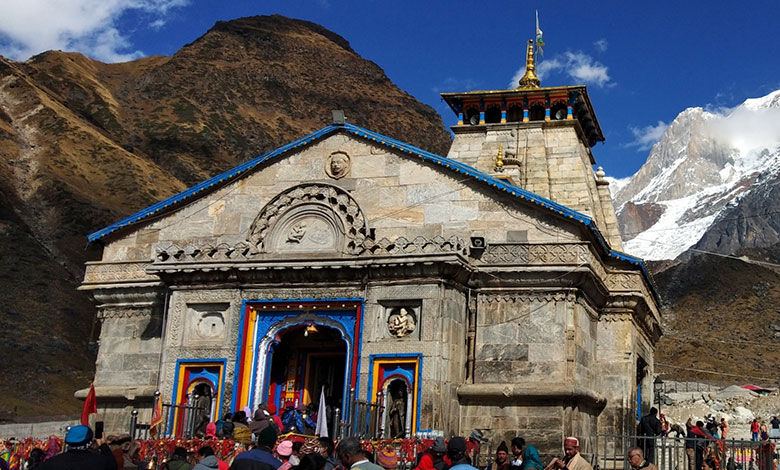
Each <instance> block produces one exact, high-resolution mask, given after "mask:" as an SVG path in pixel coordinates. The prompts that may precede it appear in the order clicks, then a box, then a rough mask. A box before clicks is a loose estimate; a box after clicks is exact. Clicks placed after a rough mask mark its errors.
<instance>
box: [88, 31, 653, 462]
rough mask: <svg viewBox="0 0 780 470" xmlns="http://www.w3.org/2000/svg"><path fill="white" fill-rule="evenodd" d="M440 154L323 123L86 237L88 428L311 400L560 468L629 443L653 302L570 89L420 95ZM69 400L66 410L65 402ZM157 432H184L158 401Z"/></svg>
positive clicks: (582, 109)
mask: <svg viewBox="0 0 780 470" xmlns="http://www.w3.org/2000/svg"><path fill="white" fill-rule="evenodd" d="M442 97H443V98H444V100H445V101H446V102H447V103H448V104H449V106H450V107H451V109H452V110H453V111H454V112H455V113H456V114H457V116H458V124H457V125H455V126H453V128H452V131H453V132H454V140H453V143H452V147H451V149H450V151H449V154H448V155H447V156H441V155H435V154H432V153H429V152H426V151H423V150H421V149H419V148H416V147H414V146H411V145H409V144H406V143H404V142H401V141H398V140H394V139H392V138H389V137H386V136H383V135H380V134H378V133H376V132H373V131H371V130H368V129H364V128H361V127H358V126H357V125H353V124H350V123H346V122H344V121H343V119H340V118H339V117H338V116H336V115H335V114H334V116H336V118H335V119H334V123H333V124H332V125H329V126H327V127H325V128H323V129H321V130H319V131H316V132H314V133H312V134H310V135H307V136H304V137H301V138H300V139H298V140H296V141H294V142H291V143H289V144H287V145H284V146H282V147H280V148H278V149H276V150H274V151H271V152H269V153H266V154H264V155H261V156H259V157H257V158H255V159H253V160H251V161H248V162H246V163H243V164H242V165H240V166H238V167H236V168H234V169H232V170H229V171H226V172H225V173H222V174H220V175H217V176H215V177H213V178H211V179H209V180H207V181H204V182H202V183H200V184H198V185H196V186H194V187H192V188H190V189H188V190H186V191H184V192H182V193H179V194H177V195H175V196H172V197H170V198H168V199H166V200H164V201H160V202H159V203H157V204H155V205H153V206H151V207H148V208H146V209H144V210H142V211H140V212H138V213H136V214H133V215H131V216H129V217H127V218H125V219H123V220H121V221H119V222H116V223H115V224H113V225H111V226H108V227H106V228H104V229H102V230H99V231H97V232H95V233H93V234H91V235H90V236H89V240H90V241H91V242H93V243H102V244H103V246H104V248H103V257H102V259H101V260H100V261H97V262H91V263H88V265H87V269H86V275H85V279H84V282H83V284H82V287H81V288H82V289H85V290H89V291H90V292H91V293H92V295H93V296H94V299H95V301H96V303H97V306H98V316H99V318H100V320H101V321H102V330H101V336H100V350H99V353H98V359H97V372H96V376H95V388H96V392H97V396H98V403H99V404H100V410H99V413H100V416H101V418H102V419H105V420H106V427H107V430H114V429H116V430H124V429H126V427H127V423H128V422H129V419H130V418H129V417H130V411H131V410H132V409H133V408H135V409H139V410H141V411H140V417H141V418H140V420H141V421H144V422H148V420H149V416H150V415H151V409H152V403H153V396H154V393H155V391H157V390H159V391H160V392H161V396H162V397H163V400H164V401H165V403H172V404H183V403H191V402H192V401H193V397H194V395H196V394H198V395H200V396H203V395H207V396H208V397H209V398H210V403H211V405H210V410H209V411H208V412H209V413H210V419H211V420H212V421H213V420H214V419H216V418H217V417H218V416H221V415H223V414H224V413H226V412H232V411H235V410H241V409H242V408H244V407H245V406H249V407H250V408H252V409H255V408H256V407H257V405H259V404H261V403H273V404H274V405H276V407H277V408H278V409H281V408H283V407H284V404H285V403H288V402H293V403H296V404H303V405H307V404H310V403H313V402H317V401H318V400H319V397H320V394H321V393H322V391H323V388H324V394H325V396H326V402H327V403H328V405H329V406H331V407H333V408H336V407H338V408H340V409H341V410H342V411H341V419H343V420H350V419H351V418H350V416H349V415H350V413H352V410H353V409H354V407H353V405H354V403H355V402H356V401H363V402H369V403H375V402H378V401H381V402H382V403H383V404H384V409H385V411H384V413H383V415H382V416H381V419H380V421H381V423H380V424H381V429H383V433H384V435H385V436H393V437H411V436H413V435H415V434H417V433H424V432H428V431H430V432H432V433H433V432H436V433H441V434H443V435H445V436H450V435H454V434H460V435H466V436H468V435H469V434H470V433H471V432H472V430H474V429H480V430H481V431H482V432H483V435H484V436H485V437H486V438H488V439H491V440H492V441H493V442H494V445H495V444H496V443H498V442H500V441H501V440H505V439H506V440H508V439H509V438H511V437H514V436H515V435H517V434H520V435H522V436H523V437H525V439H526V440H527V441H529V442H530V443H532V444H534V445H536V446H537V447H538V448H539V449H540V451H541V452H542V453H546V454H556V455H559V454H560V449H561V445H562V442H563V438H564V437H565V436H569V435H573V436H578V437H580V442H581V450H582V452H583V453H585V454H590V453H592V452H594V450H595V445H596V436H597V434H598V433H603V432H613V433H628V432H630V431H632V430H633V429H635V423H636V416H637V412H638V410H639V407H641V406H642V404H643V403H644V405H645V406H646V405H647V404H648V403H649V399H650V397H651V394H650V393H648V391H649V390H650V388H651V377H652V371H653V351H654V348H655V344H656V342H657V340H658V338H659V336H660V334H661V330H660V326H659V321H660V317H659V299H658V296H657V293H656V289H655V286H654V284H653V280H652V278H651V277H650V274H649V273H648V271H647V269H646V267H645V265H644V263H643V262H642V260H640V259H637V258H635V257H632V256H630V255H628V254H625V253H622V252H621V251H620V250H621V249H622V246H621V240H620V235H619V233H618V228H617V221H616V217H615V211H614V208H613V206H612V202H611V199H610V194H609V187H608V183H607V181H606V180H605V178H604V172H603V171H602V170H601V169H600V168H599V169H597V170H595V171H594V169H593V167H594V165H595V163H596V162H595V159H594V156H593V153H592V152H591V148H592V147H593V146H594V145H595V144H596V143H598V142H601V141H603V140H604V137H603V134H602V131H601V128H600V126H599V123H598V120H597V119H596V114H595V112H594V108H593V106H592V104H591V101H590V99H589V97H588V93H587V90H586V87H585V86H559V87H541V86H540V83H539V79H538V78H537V77H536V75H535V74H534V59H533V44H529V46H528V49H527V71H526V75H525V76H524V77H523V79H522V80H521V81H520V84H519V86H518V88H515V89H511V90H495V91H466V92H460V93H444V94H443V95H442ZM85 392H86V391H80V392H78V393H77V395H83V394H85ZM173 410H174V411H171V412H170V413H169V416H167V417H166V426H167V427H168V430H169V431H172V430H175V429H176V427H177V426H179V427H180V426H181V425H182V424H181V422H182V420H184V419H185V417H184V416H183V415H182V413H178V412H176V411H175V409H173Z"/></svg>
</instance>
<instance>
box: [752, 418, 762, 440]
mask: <svg viewBox="0 0 780 470" xmlns="http://www.w3.org/2000/svg"><path fill="white" fill-rule="evenodd" d="M759 429H760V428H759V424H758V419H756V418H753V422H752V423H750V433H751V434H752V439H751V440H753V441H757V440H758V431H759Z"/></svg>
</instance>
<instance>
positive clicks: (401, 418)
mask: <svg viewBox="0 0 780 470" xmlns="http://www.w3.org/2000/svg"><path fill="white" fill-rule="evenodd" d="M392 398H393V403H391V404H390V412H389V413H388V414H389V415H390V437H391V438H392V439H398V438H403V437H405V436H406V429H405V428H404V422H405V421H406V399H405V398H404V397H403V396H401V395H400V394H398V395H397V396H394V397H392Z"/></svg>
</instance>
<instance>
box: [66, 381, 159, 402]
mask: <svg viewBox="0 0 780 470" xmlns="http://www.w3.org/2000/svg"><path fill="white" fill-rule="evenodd" d="M155 391H156V387H155V386H153V385H141V386H136V387H111V386H101V385H96V386H95V396H97V398H99V399H107V398H114V399H122V400H130V401H132V400H137V399H139V398H142V399H145V398H152V397H154V392H155ZM88 393H89V389H88V388H83V389H81V390H76V392H75V393H74V394H73V396H74V397H76V398H78V399H79V400H84V399H86V398H87V394H88Z"/></svg>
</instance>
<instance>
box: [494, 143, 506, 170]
mask: <svg viewBox="0 0 780 470" xmlns="http://www.w3.org/2000/svg"><path fill="white" fill-rule="evenodd" d="M496 171H504V146H503V145H502V144H498V155H496Z"/></svg>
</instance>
